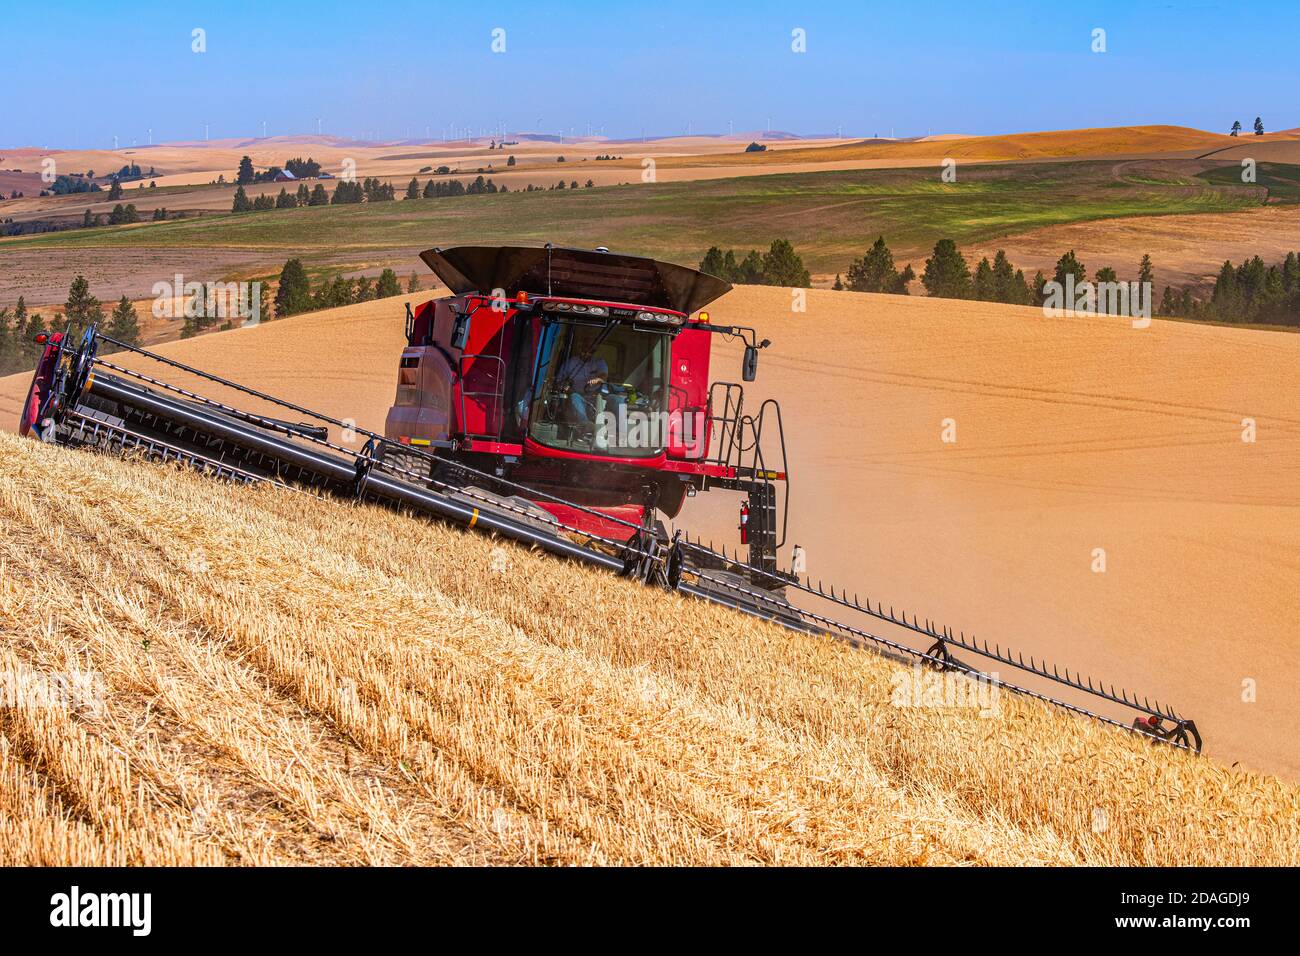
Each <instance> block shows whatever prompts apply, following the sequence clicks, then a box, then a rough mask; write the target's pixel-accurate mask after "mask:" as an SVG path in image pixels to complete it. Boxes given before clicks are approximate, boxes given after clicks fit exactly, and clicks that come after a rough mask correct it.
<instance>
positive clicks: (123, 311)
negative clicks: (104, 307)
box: [108, 295, 140, 345]
mask: <svg viewBox="0 0 1300 956" xmlns="http://www.w3.org/2000/svg"><path fill="white" fill-rule="evenodd" d="M108 334H109V336H110V337H112V338H115V339H117V340H118V341H119V342H123V343H125V344H127V345H139V344H140V317H139V315H137V314H136V311H135V306H134V305H132V304H131V300H130V299H128V298H127V297H126V296H125V295H124V296H122V298H121V299H119V300H118V303H117V307H116V308H114V309H113V314H112V315H111V316H109V319H108Z"/></svg>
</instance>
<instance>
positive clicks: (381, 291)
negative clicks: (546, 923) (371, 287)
mask: <svg viewBox="0 0 1300 956" xmlns="http://www.w3.org/2000/svg"><path fill="white" fill-rule="evenodd" d="M401 294H402V287H401V285H399V284H398V282H397V273H396V272H394V271H393V270H392V269H385V270H384V271H383V272H381V273H379V281H378V282H376V283H375V298H376V299H387V298H389V297H390V296H394V295H401Z"/></svg>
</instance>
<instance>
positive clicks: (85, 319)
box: [63, 275, 104, 335]
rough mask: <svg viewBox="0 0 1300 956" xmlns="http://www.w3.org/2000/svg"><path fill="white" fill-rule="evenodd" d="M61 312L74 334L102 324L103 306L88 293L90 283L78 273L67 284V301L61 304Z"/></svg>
mask: <svg viewBox="0 0 1300 956" xmlns="http://www.w3.org/2000/svg"><path fill="white" fill-rule="evenodd" d="M63 314H64V316H65V317H66V319H67V321H68V322H69V323H70V328H71V329H72V330H73V333H74V335H80V334H81V332H82V331H84V330H85V329H86V328H88V327H89V326H91V325H101V326H102V325H103V324H104V307H103V306H102V305H100V302H99V300H98V299H96V298H95V297H94V296H93V295H91V294H90V283H89V282H87V281H86V277H85V276H83V275H78V276H77V277H76V278H75V279H73V280H72V284H71V285H70V286H68V301H67V302H65V303H64V304H63Z"/></svg>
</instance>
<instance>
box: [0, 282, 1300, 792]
mask: <svg viewBox="0 0 1300 956" xmlns="http://www.w3.org/2000/svg"><path fill="white" fill-rule="evenodd" d="M428 294H429V293H427V292H426V293H422V294H421V295H428ZM401 302H402V300H401V299H400V298H399V299H389V300H383V301H380V302H373V303H367V304H365V305H361V306H354V307H350V308H346V309H339V310H333V311H329V312H322V313H316V314H309V315H305V316H300V317H295V318H292V319H285V320H279V321H274V322H270V323H266V324H264V325H262V326H260V327H258V328H253V329H239V330H235V331H232V332H226V333H217V334H213V335H207V336H202V337H199V338H195V339H190V340H187V341H183V342H176V343H171V344H169V345H167V346H165V347H163V351H164V352H165V353H166V354H168V355H170V356H172V357H174V358H177V359H179V360H181V361H184V362H187V363H190V364H195V365H197V366H199V367H202V368H205V369H208V370H210V371H212V372H215V373H217V374H220V375H225V376H228V377H231V378H233V379H235V380H236V381H244V382H247V383H249V384H252V385H255V386H257V387H259V388H262V389H265V390H269V391H271V392H272V393H277V394H280V395H283V396H284V397H286V398H290V399H293V400H296V401H298V402H300V403H302V404H305V405H307V406H308V407H313V408H317V409H320V410H322V411H325V412H327V413H330V414H332V415H334V416H335V417H337V418H340V419H347V418H351V419H353V420H355V421H357V422H358V423H360V424H361V425H363V426H369V427H372V428H376V429H378V428H382V424H383V419H384V415H385V413H386V411H387V408H388V406H389V404H390V403H391V401H392V398H393V391H394V381H395V376H396V366H397V356H398V355H399V353H400V348H401V343H402V337H401V336H402V333H401V329H402V316H403V308H402V305H401ZM792 304H793V300H792V298H791V295H790V292H789V290H783V289H773V288H763V287H740V288H737V289H736V290H735V291H733V292H732V293H730V294H729V295H727V296H725V297H724V298H723V299H721V300H720V301H719V302H718V303H716V306H715V308H713V309H712V311H713V313H714V319H715V321H718V322H733V323H738V324H749V325H754V326H755V327H756V328H757V329H758V331H759V334H760V335H761V336H764V337H768V338H770V339H771V340H772V341H773V343H774V345H773V346H772V348H770V349H768V350H766V351H765V352H764V353H763V358H762V365H761V369H760V372H759V380H758V382H756V383H754V384H753V385H751V386H750V387H749V389H748V394H749V395H750V401H751V404H752V403H753V402H755V401H757V400H758V399H760V398H763V397H767V396H772V397H776V398H778V399H779V400H780V401H781V403H782V406H783V408H784V412H785V425H786V432H787V434H786V440H787V444H788V447H789V451H790V467H789V470H790V472H791V485H790V488H791V508H790V516H791V525H790V530H789V536H788V540H787V551H786V552H784V553H785V554H788V545H789V544H792V543H799V544H801V545H803V546H804V547H805V549H806V550H807V555H808V571H809V573H810V575H811V576H812V577H813V578H821V579H824V580H826V581H827V582H833V583H834V584H836V585H837V586H840V587H844V586H847V587H849V588H850V589H851V590H856V591H859V592H861V593H862V594H864V595H866V594H869V595H870V596H871V597H872V598H874V599H877V600H879V599H884V600H885V602H886V603H887V604H894V605H897V606H900V607H906V608H907V609H908V610H909V611H911V612H914V613H919V614H921V615H922V616H923V617H929V618H932V619H935V620H937V621H940V622H943V623H947V624H951V625H953V626H955V627H959V628H962V629H964V630H965V631H966V632H967V633H970V632H972V631H973V632H974V633H975V634H976V635H978V636H980V637H982V638H987V639H989V640H990V641H997V642H1000V643H1001V644H1002V645H1004V646H1005V645H1010V646H1012V647H1015V648H1017V649H1018V650H1023V651H1024V652H1025V653H1026V654H1030V653H1032V654H1034V655H1036V656H1038V657H1046V658H1047V659H1049V660H1051V661H1053V662H1055V663H1059V664H1061V665H1068V666H1069V667H1070V668H1071V669H1080V670H1082V671H1083V672H1085V673H1087V674H1091V675H1094V676H1097V677H1099V678H1104V679H1106V680H1107V681H1109V682H1114V683H1116V684H1123V685H1127V686H1129V687H1132V688H1136V689H1137V690H1138V691H1140V692H1142V693H1144V694H1148V695H1151V696H1154V697H1158V698H1160V699H1161V700H1164V701H1166V702H1167V703H1169V704H1172V705H1174V706H1175V707H1177V708H1178V709H1179V710H1181V711H1185V712H1187V713H1188V714H1190V715H1191V716H1192V717H1194V718H1195V719H1196V720H1197V722H1198V724H1199V725H1200V727H1201V729H1202V731H1203V732H1204V734H1205V736H1206V739H1207V752H1208V756H1209V758H1210V759H1213V760H1215V761H1218V762H1221V763H1223V764H1225V765H1230V764H1233V763H1241V764H1244V765H1246V766H1249V767H1251V768H1253V769H1256V770H1261V771H1265V772H1270V773H1275V774H1278V775H1279V776H1282V777H1284V778H1285V779H1288V780H1291V781H1296V780H1300V748H1298V747H1297V744H1296V741H1295V739H1294V735H1293V734H1292V733H1291V732H1290V728H1292V727H1294V726H1296V725H1297V723H1300V699H1297V697H1296V695H1295V694H1293V693H1291V692H1290V688H1292V687H1294V686H1296V684H1297V683H1300V664H1297V663H1296V661H1297V655H1296V654H1295V650H1296V644H1295V636H1294V628H1293V626H1292V625H1293V622H1294V621H1295V620H1296V619H1297V617H1300V589H1297V588H1296V587H1295V584H1296V581H1297V576H1298V575H1300V565H1297V559H1296V554H1295V547H1294V544H1295V542H1296V541H1297V540H1300V497H1298V496H1297V495H1298V493H1297V491H1296V490H1295V489H1296V485H1295V482H1294V481H1293V480H1292V479H1293V476H1294V475H1295V474H1296V473H1297V471H1298V470H1300V419H1298V418H1297V415H1296V412H1295V410H1296V409H1297V408H1300V384H1297V380H1296V377H1295V375H1294V374H1293V371H1294V369H1295V368H1296V366H1297V363H1298V361H1300V336H1296V335H1292V334H1287V333H1282V332H1263V331H1252V330H1247V329H1233V328H1221V327H1208V326H1199V325H1191V324H1187V323H1178V322H1164V321H1155V322H1153V323H1152V324H1151V326H1150V328H1147V329H1134V328H1132V327H1131V326H1130V325H1129V323H1128V322H1126V321H1124V320H1121V319H1117V318H1095V319H1088V318H1073V319H1047V318H1045V317H1044V316H1043V314H1042V313H1041V312H1040V311H1038V310H1035V309H1029V308H1013V307H1007V306H1000V305H995V304H989V303H975V302H955V301H950V300H943V299H927V298H919V297H918V298H911V297H894V296H874V295H864V294H857V293H835V292H830V291H821V290H812V291H810V292H809V293H808V294H807V301H806V311H803V312H796V311H792ZM739 363H740V358H739V353H738V351H736V350H735V349H733V348H731V347H729V346H725V345H721V344H719V345H718V346H717V347H716V348H715V359H714V369H713V377H714V378H718V379H724V380H727V379H735V378H736V376H737V375H738V371H739ZM166 377H167V378H168V379H169V380H175V381H176V382H177V384H181V385H185V384H199V383H187V381H186V380H185V378H184V377H183V376H177V375H174V374H172V373H170V372H169V373H168V374H167V376H166ZM26 387H27V381H26V379H25V378H23V377H16V378H10V379H5V380H0V426H4V427H13V423H14V422H15V421H16V419H17V408H18V403H19V400H20V399H21V396H22V395H23V394H25V390H26ZM196 390H198V391H200V392H202V391H204V389H203V388H198V389H196ZM1246 419H1251V420H1252V421H1253V422H1254V424H1255V430H1254V434H1253V437H1255V441H1253V442H1245V441H1243V440H1242V439H1243V436H1244V435H1245V427H1244V424H1243V423H1244V420H1246ZM946 420H951V421H952V422H953V423H955V426H956V435H957V439H958V440H957V441H956V442H953V443H945V442H943V441H942V440H941V433H942V430H943V428H944V422H945V421H946ZM736 507H737V503H736V501H735V499H734V498H732V497H730V496H724V497H721V498H719V497H718V496H717V495H701V496H699V497H698V498H695V499H692V501H691V503H690V505H689V506H688V509H687V511H686V512H685V513H684V517H683V522H684V523H685V524H687V525H689V526H690V528H691V530H692V531H693V532H695V533H702V534H704V535H705V537H706V538H712V539H714V540H715V541H717V542H719V543H722V542H726V543H728V544H729V545H731V546H733V547H734V545H735V544H736V531H735V527H736V510H735V509H736ZM1098 548H1100V549H1102V550H1103V551H1104V552H1105V556H1106V566H1105V567H1106V570H1105V571H1104V573H1097V572H1096V571H1094V570H1093V568H1094V562H1095V551H1096V549H1098Z"/></svg>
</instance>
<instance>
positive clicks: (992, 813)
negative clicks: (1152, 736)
mask: <svg viewBox="0 0 1300 956" xmlns="http://www.w3.org/2000/svg"><path fill="white" fill-rule="evenodd" d="M0 631H2V632H3V635H4V638H3V642H0V656H2V658H3V659H2V660H0V673H4V674H6V675H8V676H9V678H10V680H9V684H8V685H7V686H9V687H11V688H12V687H13V686H14V683H15V682H14V680H13V675H27V678H28V679H29V680H30V679H31V678H32V675H52V674H68V673H81V674H87V673H90V674H94V675H95V681H97V682H98V683H97V684H95V685H94V687H95V688H97V689H98V693H87V694H86V695H85V696H84V697H82V698H79V699H74V700H73V701H72V702H71V706H51V705H49V704H48V702H47V705H46V706H35V705H32V706H15V705H14V703H15V702H14V701H12V700H11V701H9V702H7V704H6V706H4V707H0V863H3V864H6V865H11V864H74V865H86V864H91V865H94V864H164V865H191V864H255V865H276V864H290V865H292V864H313V865H348V864H374V865H394V864H546V865H551V864H555V865H562V864H596V865H611V864H612V865H636V864H651V865H664V864H667V865H685V864H690V865H746V864H774V865H821V864H1106V865H1127V864H1150V865H1180V864H1200V863H1204V864H1289V865H1294V864H1296V863H1297V862H1300V836H1298V835H1297V831H1296V827H1295V820H1296V818H1297V814H1298V813H1300V793H1298V792H1297V790H1296V789H1294V788H1293V787H1290V786H1288V785H1286V784H1283V783H1281V782H1279V781H1277V780H1276V779H1274V778H1271V777H1265V776H1260V775H1255V774H1252V773H1248V772H1245V771H1239V770H1232V769H1228V768H1224V767H1221V766H1218V765H1216V764H1215V763H1213V762H1211V761H1209V760H1206V759H1200V758H1196V757H1192V756H1188V755H1185V754H1182V753H1178V752H1175V751H1173V750H1171V749H1169V748H1166V747H1157V746H1152V745H1151V744H1149V743H1146V742H1144V741H1142V740H1139V739H1137V738H1134V737H1133V736H1131V735H1130V734H1128V733H1125V732H1123V731H1119V730H1115V729H1113V728H1107V727H1103V726H1100V725H1095V724H1093V723H1091V722H1088V721H1085V720H1082V719H1079V718H1074V717H1070V716H1067V715H1064V714H1060V713H1057V712H1054V711H1051V710H1049V709H1047V708H1045V707H1043V706H1041V705H1038V704H1035V703H1033V702H1031V701H1027V700H1022V699H1019V698H1014V697H1011V696H1009V695H1002V696H1001V697H1000V698H998V699H997V701H996V707H993V708H991V710H992V712H991V714H990V715H989V716H987V717H981V716H979V714H978V713H977V712H976V711H974V710H970V709H953V708H935V707H907V706H895V705H894V704H893V703H892V700H893V690H894V687H895V686H896V682H897V678H896V677H895V675H896V674H898V672H899V670H900V665H897V664H894V663H891V662H888V661H886V660H884V659H883V658H880V657H878V656H876V655H873V654H871V653H868V652H864V651H859V650H854V649H852V648H849V647H846V646H844V645H842V644H839V643H836V642H833V641H828V640H821V639H817V638H811V637H807V636H802V635H798V634H793V633H790V632H787V631H785V630H782V629H780V628H778V627H775V626H771V625H768V624H764V623H762V622H757V621H755V620H753V619H751V618H747V617H745V616H743V615H738V614H734V613H731V612H729V611H726V610H724V609H722V608H716V607H712V606H707V605H702V604H699V603H698V602H694V601H691V600H689V599H686V598H682V597H678V596H675V595H670V594H667V593H666V592H659V591H652V590H649V589H645V588H642V587H639V586H637V585H634V584H630V583H628V582H625V581H622V580H619V579H617V578H615V577H613V576H610V575H607V574H602V573H597V572H593V571H591V570H588V569H585V568H579V567H576V566H573V565H570V564H566V563H564V562H561V561H559V560H556V559H554V558H551V557H549V556H545V555H542V554H538V553H533V552H530V551H528V550H526V549H524V548H521V547H518V546H515V545H512V544H509V543H506V542H502V541H499V540H494V539H491V538H488V537H484V536H478V535H475V534H473V533H471V532H466V531H463V530H460V529H457V528H452V527H447V526H443V525H438V524H434V523H430V522H427V521H423V520H419V519H414V518H410V517H407V516H403V515H400V514H397V513H394V512H390V511H386V510H382V509H379V508H376V507H371V506H360V505H355V504H352V503H348V502H342V501H325V500H320V499H317V498H314V497H312V496H309V495H306V494H303V493H299V492H292V491H288V490H284V489H278V488H271V487H268V486H261V487H252V488H249V487H235V486H228V485H222V484H219V483H217V482H214V481H211V480H209V479H205V478H202V477H199V476H197V475H194V474H193V473H189V472H184V471H180V470H178V469H177V468H176V467H174V466H160V465H153V464H148V463H144V462H141V461H123V460H118V459H113V458H108V457H105V456H101V455H94V454H90V453H86V452H77V451H70V450H66V449H60V448H56V447H51V446H43V445H40V444H38V443H35V442H31V441H27V440H22V439H19V438H17V437H15V436H12V435H8V434H0Z"/></svg>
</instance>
